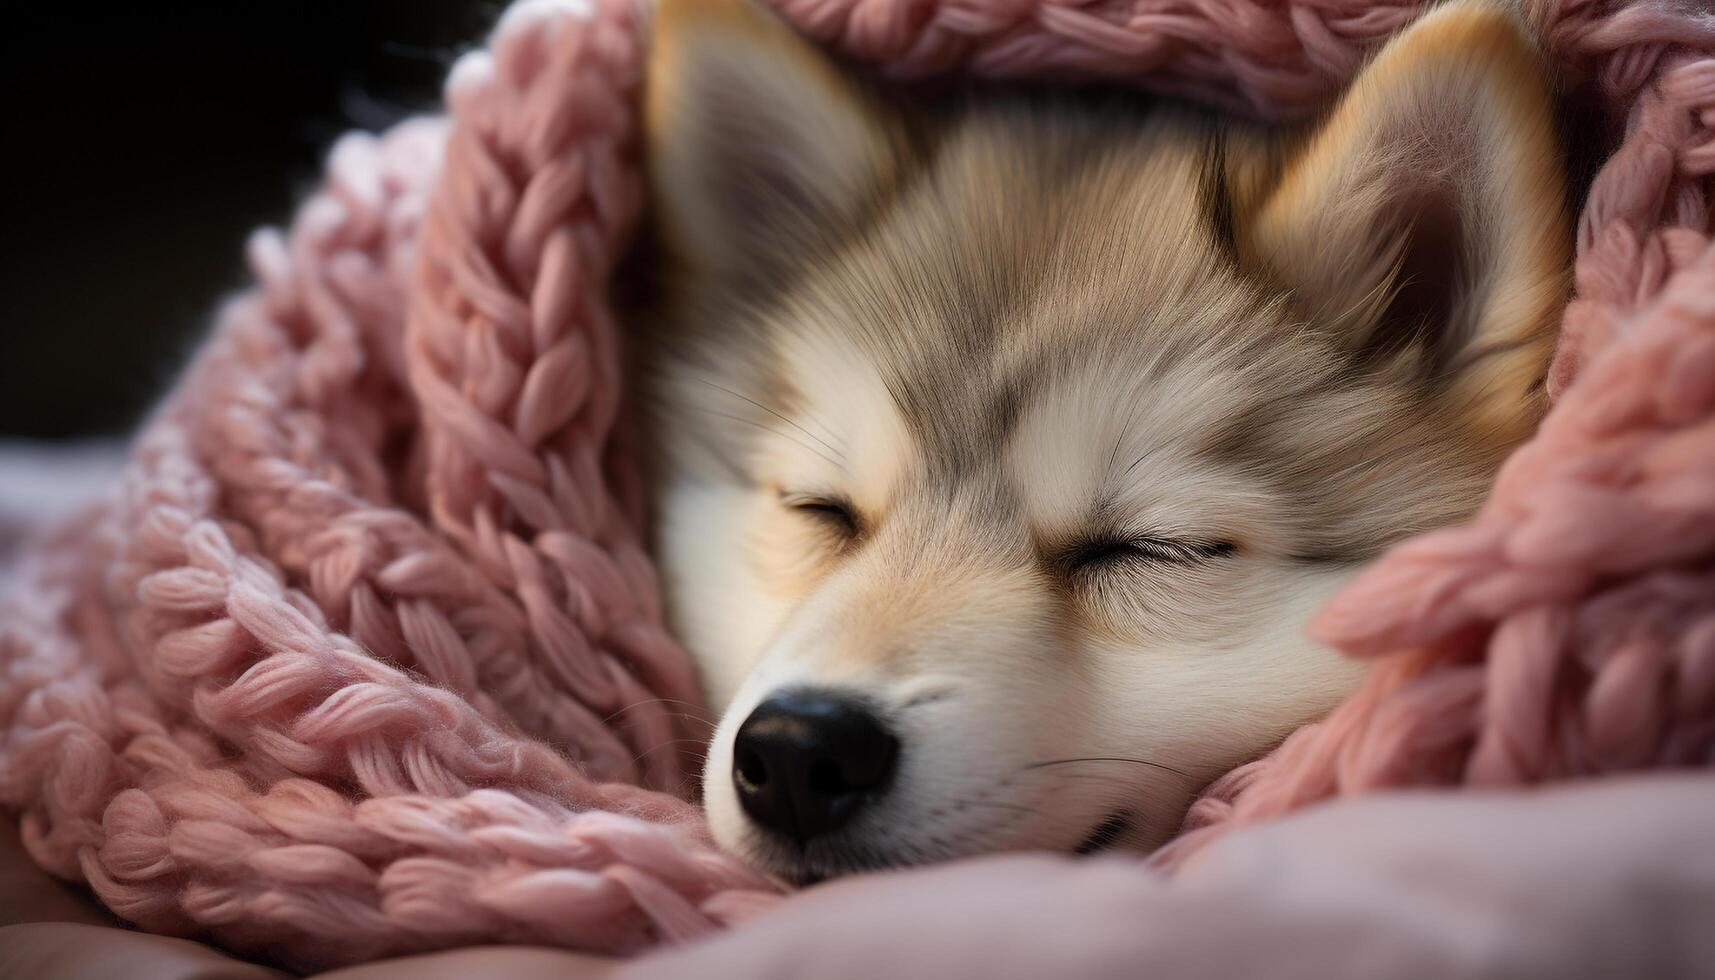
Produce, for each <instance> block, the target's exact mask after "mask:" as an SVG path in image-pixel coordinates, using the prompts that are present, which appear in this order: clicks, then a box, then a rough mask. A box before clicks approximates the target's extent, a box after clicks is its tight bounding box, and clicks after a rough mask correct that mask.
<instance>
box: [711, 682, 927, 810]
mask: <svg viewBox="0 0 1715 980" xmlns="http://www.w3.org/2000/svg"><path fill="white" fill-rule="evenodd" d="M898 756H899V740H898V739H896V738H894V737H893V734H892V733H891V732H889V731H888V730H887V728H886V727H885V726H883V725H882V723H881V719H879V718H877V717H876V716H875V713H874V712H872V711H871V710H869V708H867V707H865V706H864V705H863V704H862V703H861V702H859V701H857V700H855V699H853V698H849V697H843V696H841V695H838V694H832V693H829V692H825V691H785V692H781V693H778V694H775V695H773V696H771V697H770V698H769V699H768V700H766V701H764V702H762V703H761V704H760V705H758V706H757V708H756V710H755V711H752V712H751V713H750V717H749V718H746V719H745V720H744V724H742V725H740V726H739V728H738V736H737V738H736V739H735V740H734V742H733V755H732V782H733V785H734V786H735V787H737V789H738V799H739V802H740V803H741V804H743V805H744V812H745V813H748V814H750V818H751V819H752V820H755V821H756V822H757V823H759V824H761V825H762V826H764V827H767V828H768V829H770V830H773V831H776V832H777V833H781V834H784V835H786V836H788V837H791V838H794V839H796V840H799V841H804V840H808V839H809V838H811V837H814V836H816V835H817V834H825V833H828V832H830V831H833V830H837V829H839V828H840V827H841V826H842V825H844V824H845V823H846V822H847V821H849V820H850V819H851V818H852V815H853V814H855V813H857V811H858V810H859V809H861V808H862V807H863V805H864V803H865V802H867V801H868V800H870V799H873V798H874V797H875V796H877V795H879V794H880V793H882V792H883V791H885V790H886V789H887V783H888V780H889V779H890V778H891V777H892V776H893V764H894V761H895V760H896V759H897V758H898Z"/></svg>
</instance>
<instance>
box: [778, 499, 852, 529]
mask: <svg viewBox="0 0 1715 980" xmlns="http://www.w3.org/2000/svg"><path fill="white" fill-rule="evenodd" d="M780 502H781V503H783V504H785V505H786V506H787V507H788V508H790V509H792V510H794V511H796V512H798V513H800V514H802V515H804V516H805V517H807V518H809V519H810V520H813V521H816V522H818V523H820V524H822V525H823V526H825V527H827V528H829V529H830V530H833V531H836V532H838V533H839V534H841V535H843V536H845V537H848V538H855V537H857V534H858V531H859V530H860V529H861V527H862V525H861V523H860V522H859V520H858V514H857V509H856V508H855V507H853V506H852V505H851V503H850V502H849V501H846V500H843V499H840V498H838V497H822V496H816V495H812V494H800V493H783V494H781V495H780Z"/></svg>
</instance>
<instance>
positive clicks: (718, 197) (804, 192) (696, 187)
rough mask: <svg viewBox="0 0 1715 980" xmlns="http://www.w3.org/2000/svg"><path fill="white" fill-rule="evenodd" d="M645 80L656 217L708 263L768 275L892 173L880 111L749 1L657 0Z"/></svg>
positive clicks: (673, 241) (684, 250) (675, 244)
mask: <svg viewBox="0 0 1715 980" xmlns="http://www.w3.org/2000/svg"><path fill="white" fill-rule="evenodd" d="M645 84H646V95H645V130H646V141H647V146H646V153H647V161H646V163H647V166H648V169H649V172H650V180H651V189H652V191H653V193H654V199H655V203H656V206H657V207H658V208H659V209H660V219H661V220H660V224H661V226H662V227H663V228H664V229H665V234H666V237H667V243H668V245H669V247H670V248H672V249H673V250H674V251H675V252H677V253H678V254H679V256H680V257H681V258H682V259H683V260H685V261H688V262H690V263H692V264H693V265H695V266H698V267H699V268H701V269H702V270H703V271H706V272H713V273H717V274H722V273H726V274H731V273H741V274H755V275H766V274H767V273H768V272H769V271H770V269H771V268H772V267H774V266H776V265H777V264H778V263H781V262H784V261H787V260H789V259H790V258H791V257H794V256H801V255H803V254H804V253H805V252H806V251H807V250H811V249H813V248H815V247H817V246H818V245H820V244H821V243H822V242H823V239H822V237H821V235H822V234H823V233H825V232H826V231H827V230H828V229H830V228H839V227H842V226H849V225H850V224H851V223H852V221H853V220H855V219H856V218H857V217H858V216H859V214H860V213H861V212H862V211H863V209H864V208H865V207H866V206H867V205H868V204H869V203H870V202H872V201H873V200H875V199H876V197H877V196H878V195H879V194H880V193H882V191H883V190H884V189H885V188H886V187H887V186H888V185H889V184H890V182H891V180H892V178H893V176H894V172H895V169H896V166H897V157H896V155H895V153H894V152H893V147H892V145H891V142H890V140H891V139H892V136H891V134H892V133H893V132H895V131H896V129H897V127H895V126H893V125H891V124H890V120H889V119H888V117H887V115H886V113H885V111H884V110H883V109H882V108H881V107H880V106H879V105H877V104H876V102H875V101H874V100H873V98H872V97H871V96H870V94H869V93H868V92H867V91H865V90H864V89H863V88H861V87H860V86H859V85H858V84H857V83H856V82H854V80H853V79H851V78H849V77H848V76H847V75H846V74H844V73H843V72H842V71H841V70H840V68H839V67H838V66H837V65H835V64H834V63H833V62H832V61H831V60H830V59H829V58H828V57H827V56H826V55H824V54H823V53H822V52H820V51H818V50H816V49H815V47H814V46H813V45H811V44H810V43H809V42H808V41H806V40H805V39H803V38H802V37H800V36H799V35H798V34H797V33H795V32H794V31H793V29H792V28H791V27H789V26H788V25H787V24H785V23H784V22H782V21H781V20H780V19H779V18H778V17H776V16H775V15H774V14H773V13H771V12H769V11H765V10H762V9H760V8H759V7H758V6H757V5H756V4H755V3H754V2H752V0H662V2H661V3H660V5H659V7H658V8H657V11H656V16H655V26H654V36H653V41H652V46H651V53H650V58H649V70H648V78H647V81H646V83H645Z"/></svg>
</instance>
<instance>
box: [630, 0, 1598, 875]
mask: <svg viewBox="0 0 1715 980" xmlns="http://www.w3.org/2000/svg"><path fill="white" fill-rule="evenodd" d="M647 104H648V142H649V145H648V155H649V163H650V166H651V172H652V180H653V185H654V192H655V201H656V204H657V208H658V215H657V218H658V221H657V226H658V228H659V233H660V236H661V238H662V239H663V241H664V243H665V252H666V255H667V256H668V261H669V264H668V268H670V269H671V270H672V273H671V276H670V278H669V280H668V281H667V282H666V284H665V286H664V292H663V294H662V298H661V303H660V305H659V308H658V309H657V310H656V311H655V314H654V315H653V317H652V322H651V323H650V324H649V325H648V326H647V328H646V330H645V336H646V342H645V347H644V350H643V351H642V356H643V362H644V368H645V371H644V374H645V378H644V386H645V389H646V391H647V392H648V397H649V402H650V405H651V407H652V408H653V410H654V413H655V415H654V418H655V429H654V432H653V434H652V439H653V441H654V442H655V443H657V444H658V445H660V446H661V447H662V448H663V449H664V450H665V453H664V462H663V469H662V470H661V471H660V472H659V473H658V475H657V483H658V486H659V487H660V496H659V504H660V515H659V516H660V521H661V530H660V535H661V537H660V544H659V550H660V556H661V559H662V562H663V568H664V570H665V574H666V580H667V582H666V584H667V592H668V596H669V603H670V609H671V614H672V618H673V620H674V623H675V625H676V626H677V627H678V629H679V630H680V633H681V635H682V636H683V637H684V639H685V640H686V642H687V643H688V644H689V645H690V646H691V648H692V649H693V651H694V652H695V653H696V654H697V656H698V660H699V662H700V664H701V666H702V669H703V671H704V676H705V679H706V682H707V685H708V688H709V690H710V695H711V699H712V700H713V701H714V702H715V703H716V704H717V705H725V707H726V713H725V716H724V719H723V721H722V722H721V724H720V726H719V728H718V730H717V731H716V732H715V735H714V739H713V743H712V745H711V748H710V752H709V756H708V770H707V776H706V780H705V799H706V802H707V806H708V811H709V814H710V818H711V820H712V822H713V826H714V830H715V833H716V835H717V836H718V837H719V839H720V840H721V841H722V842H723V843H724V844H725V845H726V846H728V847H730V848H732V849H735V850H737V851H739V852H741V853H743V854H745V855H746V856H748V857H750V858H751V859H753V860H755V861H757V862H759V863H761V864H763V865H764V866H766V867H768V868H770V869H772V870H774V871H776V872H779V873H781V874H783V875H786V876H788V877H796V878H810V877H817V876H822V875H828V874H834V873H839V872H843V871H848V870H854V869H860V868H867V867H875V866H884V865H890V864H898V863H911V862H919V861H927V860H936V859H942V858H948V857H952V856H957V855H961V854H967V853H972V852H977V851H987V850H996V849H1010V848H1021V847H1040V848H1064V849H1072V848H1076V847H1079V846H1080V845H1090V844H1103V843H1125V844H1130V845H1135V846H1148V845H1150V844H1153V843H1157V842H1159V841H1161V840H1162V839H1163V838H1164V837H1165V836H1167V835H1168V834H1170V833H1171V832H1172V831H1173V829H1174V828H1175V826H1176V825H1177V822H1178V820H1179V819H1180V817H1181V815H1182V813H1183V810H1184V807H1185V805H1186V803H1187V801H1188V800H1189V799H1190V797H1191V795H1192V794H1194V793H1195V792H1196V791H1197V790H1198V789H1199V788H1200V787H1201V786H1202V785H1203V784H1204V783H1205V782H1206V781H1207V780H1208V779H1210V778H1211V777H1213V776H1215V775H1217V774H1218V773H1220V772H1222V771H1224V770H1226V769H1227V768H1229V767H1231V766H1233V765H1235V764H1237V763H1239V762H1241V761H1243V760H1245V759H1248V758H1251V757H1253V756H1255V755H1257V754H1259V753H1260V752H1262V751H1264V750H1266V749H1267V748H1268V747H1269V746H1270V745H1271V744H1273V743H1274V742H1276V741H1277V740H1279V739H1280V738H1281V737H1282V736H1284V735H1285V734H1286V733H1288V732H1289V731H1291V730H1292V729H1293V728H1294V727H1296V726H1299V725H1302V724H1304V723H1306V722H1307V721H1310V720H1312V719H1313V718H1315V717H1316V716H1317V715H1319V714H1321V713H1323V712H1325V711H1327V710H1328V709H1329V708H1330V707H1331V706H1333V705H1334V704H1335V703H1336V702H1337V701H1338V700H1339V699H1340V698H1341V697H1343V696H1344V695H1345V694H1346V693H1348V692H1349V691H1350V689H1351V687H1352V685H1353V684H1354V682H1355V680H1356V677H1357V675H1358V670H1359V668H1358V667H1357V666H1356V665H1355V664H1353V663H1351V662H1348V661H1346V660H1344V659H1342V658H1341V657H1339V656H1337V655H1335V654H1333V653H1331V652H1329V651H1326V650H1323V649H1319V648H1318V647H1316V646H1315V645H1314V644H1312V643H1311V642H1310V641H1308V640H1307V639H1306V638H1305V637H1304V635H1303V624H1304V621H1305V620H1306V618H1307V617H1308V616H1309V615H1310V614H1311V613H1312V612H1313V611H1314V610H1315V609H1316V608H1317V606H1318V605H1319V604H1320V603H1321V602H1322V601H1323V600H1324V599H1325V598H1326V597H1327V596H1328V595H1329V594H1330V593H1331V592H1332V591H1333V590H1334V589H1335V588H1337V587H1338V586H1339V585H1340V584H1341V583H1342V582H1343V581H1344V580H1345V579H1346V578H1348V577H1349V575H1350V574H1351V572H1352V571H1353V569H1354V568H1355V566H1356V565H1357V564H1358V563H1360V562H1362V561H1363V560H1365V559H1367V558H1369V557H1371V556H1373V555H1374V554H1375V553H1376V552H1377V551H1378V550H1379V549H1381V548H1382V547H1383V546H1384V545H1386V544H1388V543H1389V542H1391V541H1393V540H1396V539H1398V538H1400V537H1402V536H1405V535H1408V534H1411V533H1413V532H1416V531H1420V530H1423V529H1426V528H1430V527H1434V526H1437V525H1441V524H1445V523H1448V522H1451V521H1455V520H1458V519H1460V518H1462V517H1463V516H1465V515H1467V514H1468V513H1469V512H1470V511H1471V510H1472V509H1473V508H1474V507H1475V506H1476V505H1477V503H1478V502H1479V501H1480V498H1481V496H1482V494H1483V492H1484V490H1485V488H1486V486H1487V484H1488V481H1489V479H1490V478H1491V476H1492V473H1493V470H1494V468H1495V467H1496V466H1497V465H1498V462H1499V461H1500V460H1501V459H1502V458H1503V456H1504V455H1505V454H1506V452H1507V451H1508V450H1509V449H1510V448H1511V447H1512V446H1513V445H1515V444H1516V443H1517V442H1518V441H1519V440H1520V439H1522V438H1523V437H1524V436H1525V435H1526V434H1527V433H1528V431H1529V430H1530V428H1531V427H1532V426H1533V425H1534V423H1535V422H1536V420H1537V418H1538V417H1539V415H1540V412H1541V409H1542V402H1541V393H1540V386H1539V380H1540V378H1541V377H1542V375H1543V372H1544V368H1545V365H1546V361H1547V358H1548V355H1549V351H1550V347H1551V344H1552V333H1551V329H1552V320H1553V315H1554V313H1555V311H1556V309H1557V304H1558V302H1559V301H1560V299H1561V297H1562V294H1563V292H1564V288H1565V276H1566V271H1567V265H1568V251H1567V250H1568V235H1567V229H1566V227H1565V219H1564V210H1563V201H1562V185H1563V183H1564V180H1563V177H1562V175H1561V171H1560V167H1559V164H1558V158H1557V154H1556V151H1555V140H1554V138H1553V134H1552V131H1551V122H1550V118H1551V117H1550V104H1549V97H1548V91H1547V85H1546V82H1545V79H1544V75H1543V71H1542V68H1541V66H1540V64H1539V62H1538V60H1537V56H1536V54H1535V53H1534V50H1533V48H1532V47H1531V45H1530V44H1529V43H1528V42H1527V41H1526V40H1525V39H1524V38H1523V36H1522V35H1521V34H1520V33H1519V31H1518V29H1517V28H1516V27H1515V26H1514V24H1513V23H1512V22H1511V21H1510V20H1508V19H1507V18H1506V17H1504V16H1501V15H1499V14H1496V13H1493V12H1491V11H1488V10H1486V9H1484V8H1481V7H1477V6H1472V5H1468V4H1467V5H1456V6H1452V7H1444V8H1442V9H1441V10H1440V11H1439V12H1438V13H1435V14H1432V15H1431V16H1429V17H1428V18H1427V19H1425V20H1424V21H1422V22H1420V23H1419V24H1417V25H1416V26H1414V27H1413V28H1412V29H1411V30H1409V31H1408V32H1407V33H1406V34H1404V35H1403V36H1402V37H1400V38H1399V39H1396V40H1395V41H1394V42H1393V43H1392V44H1391V45H1390V46H1389V47H1387V48H1386V49H1384V50H1383V51H1382V52H1381V53H1380V54H1379V55H1378V56H1377V57H1376V58H1375V59H1374V61H1373V62H1372V63H1371V64H1370V65H1369V66H1368V67H1367V68H1366V69H1365V70H1364V71H1363V73H1362V74H1361V76H1360V77H1359V79H1358V80H1357V81H1356V83H1355V84H1354V86H1353V87H1352V88H1351V90H1350V91H1349V92H1348V93H1347V94H1346V95H1345V96H1344V97H1343V98H1342V99H1341V100H1340V101H1339V103H1338V104H1337V105H1336V106H1335V107H1334V109H1333V110H1332V111H1331V112H1330V113H1329V114H1328V115H1327V116H1326V117H1325V118H1324V119H1323V120H1321V121H1320V122H1318V123H1317V124H1315V125H1313V126H1310V127H1307V128H1305V129H1304V130H1302V131H1298V132H1295V133H1290V134H1279V135H1276V134H1269V133H1264V132H1260V131H1257V130H1254V129H1252V128H1249V127H1247V126H1244V125H1241V124H1238V123H1232V122H1220V121H1217V120H1214V119H1211V118H1208V117H1205V116H1202V115H1199V114H1197V113H1194V112H1192V111H1189V110H1186V109H1184V108H1178V107H1171V106H1161V105H1155V106H1153V107H1150V106H1146V105H1144V104H1143V100H1142V99H1141V98H1140V97H1135V96H1134V97H1109V98H1105V99H1103V98H1095V99H1092V98H1087V97H1082V96H1070V95H1061V96H1019V95H993V96H990V97H980V98H964V99H958V100H954V104H952V105H950V106H942V107H940V108H937V109H934V110H922V111H915V110H914V111H913V112H911V113H908V112H907V111H906V110H904V109H902V108H899V107H897V106H893V105H890V104H889V103H888V102H887V101H885V100H883V99H882V98H881V97H880V96H879V95H878V94H877V93H876V92H875V91H873V90H871V89H869V88H867V87H865V86H864V85H863V84H861V83H860V82H858V81H856V80H854V78H853V76H851V75H850V74H848V73H847V72H846V71H844V70H842V69H841V68H839V67H836V66H835V65H834V64H833V63H832V62H830V61H828V60H826V59H825V58H824V57H823V56H822V55H820V54H819V53H817V52H815V51H814V50H813V49H812V48H811V47H809V46H808V45H806V44H805V43H803V42H802V41H800V40H799V39H798V38H797V37H796V36H795V35H793V34H792V33H791V32H790V31H789V30H788V29H787V28H785V27H784V26H782V25H781V24H780V23H779V22H777V21H776V20H774V19H773V18H772V17H771V16H769V15H767V14H764V13H762V12H759V11H758V10H756V9H754V8H753V7H752V6H750V5H749V4H748V3H745V2H742V0H667V2H666V3H664V5H663V7H662V9H661V11H660V13H659V18H658V23H657V25H656V42H655V48H654V53H653V59H652V63H651V66H650V74H649V78H648V91H647Z"/></svg>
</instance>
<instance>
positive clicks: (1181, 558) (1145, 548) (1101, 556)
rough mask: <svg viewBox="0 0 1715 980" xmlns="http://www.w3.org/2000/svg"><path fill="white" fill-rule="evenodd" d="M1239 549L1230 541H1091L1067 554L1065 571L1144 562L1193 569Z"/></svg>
mask: <svg viewBox="0 0 1715 980" xmlns="http://www.w3.org/2000/svg"><path fill="white" fill-rule="evenodd" d="M1237 550H1238V549H1237V547H1236V546H1235V545H1233V544H1232V543H1231V542H1229V541H1179V540H1175V539H1172V538H1147V537H1146V538H1092V539H1090V540H1088V541H1084V542H1081V543H1079V544H1077V545H1074V546H1073V547H1072V548H1071V550H1069V551H1068V552H1067V553H1066V556H1065V559H1064V561H1065V563H1066V567H1067V568H1069V569H1071V570H1072V571H1073V572H1092V571H1099V570H1101V569H1104V568H1113V567H1119V566H1124V565H1130V564H1140V563H1144V562H1152V563H1161V564H1169V565H1194V564H1199V563H1202V562H1209V561H1215V560H1218V559H1221V558H1226V557H1228V556H1229V555H1231V554H1232V553H1233V552H1235V551H1237Z"/></svg>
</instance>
